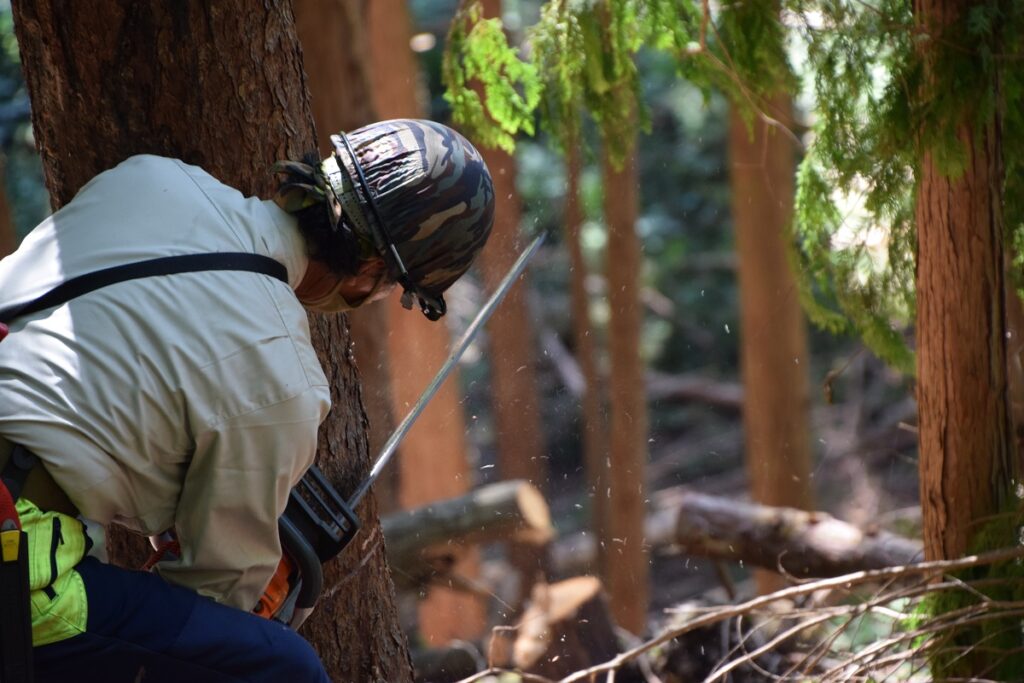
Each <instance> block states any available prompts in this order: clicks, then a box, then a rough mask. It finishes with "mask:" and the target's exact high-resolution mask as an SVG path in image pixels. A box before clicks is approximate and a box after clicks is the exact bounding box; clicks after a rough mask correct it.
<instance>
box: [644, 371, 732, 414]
mask: <svg viewBox="0 0 1024 683" xmlns="http://www.w3.org/2000/svg"><path fill="white" fill-rule="evenodd" d="M647 397H648V400H649V401H650V402H651V403H658V402H662V403H663V402H666V401H668V402H680V403H689V402H696V403H705V404H707V405H710V406H712V407H714V408H719V409H721V410H725V411H729V412H739V411H741V410H743V386H742V385H741V384H739V383H738V382H722V381H719V380H715V379H712V378H710V377H702V376H698V375H665V374H659V373H649V374H648V377H647Z"/></svg>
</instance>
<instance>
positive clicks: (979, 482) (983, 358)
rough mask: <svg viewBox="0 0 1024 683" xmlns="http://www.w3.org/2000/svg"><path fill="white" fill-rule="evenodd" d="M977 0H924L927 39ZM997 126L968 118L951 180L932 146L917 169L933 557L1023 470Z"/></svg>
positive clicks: (950, 546)
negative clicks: (958, 168) (1018, 454)
mask: <svg viewBox="0 0 1024 683" xmlns="http://www.w3.org/2000/svg"><path fill="white" fill-rule="evenodd" d="M972 5H973V3H971V2H968V1H967V0H955V1H948V0H916V1H915V3H914V12H915V14H916V17H917V22H918V24H919V25H920V26H921V28H922V29H923V31H922V35H931V36H933V37H934V36H938V35H940V34H941V32H942V31H943V30H944V28H945V27H947V26H949V25H951V24H953V23H955V22H962V21H965V19H964V17H965V16H966V13H967V11H968V10H969V8H970V7H971V6H972ZM936 42H937V41H936ZM934 44H935V42H933V43H932V45H934ZM925 45H927V43H925ZM923 49H925V50H928V49H931V48H929V47H924V48H923ZM946 49H948V48H946ZM925 63H926V74H928V75H929V77H931V78H935V77H936V76H935V75H934V74H931V73H930V71H931V67H932V63H931V61H930V60H929V59H928V58H927V53H926V60H925ZM999 128H1000V126H999V122H998V120H997V119H995V118H993V119H991V120H989V121H987V122H983V124H982V125H977V124H975V123H971V122H968V121H967V120H965V121H964V122H963V124H962V125H961V127H960V130H959V137H960V141H961V142H962V143H963V144H964V145H965V148H966V150H967V158H966V164H965V167H964V169H963V172H962V173H961V174H960V175H959V176H957V177H955V178H953V177H950V176H949V175H947V174H945V173H943V172H942V170H941V169H940V167H939V165H938V163H937V162H936V160H935V158H934V157H933V155H932V154H930V153H927V154H925V156H924V158H923V160H922V164H921V177H920V181H919V189H918V196H917V206H916V219H917V247H918V257H917V259H918V260H917V299H918V317H917V349H918V365H917V377H918V383H917V400H918V407H919V411H920V425H919V439H920V472H921V484H920V487H921V505H922V513H923V519H924V541H925V556H926V557H927V559H930V560H931V559H946V558H955V557H959V556H960V555H962V554H964V552H966V551H967V550H968V548H969V546H970V543H971V540H972V537H973V536H974V534H976V533H978V531H979V530H980V527H979V525H978V522H979V520H981V519H982V518H985V517H988V516H990V515H993V514H996V513H998V512H999V511H1000V509H1001V506H1002V505H1003V504H1004V503H1007V502H1009V496H1010V494H1011V492H1012V489H1011V487H1012V481H1013V478H1014V476H1015V472H1016V468H1015V463H1014V457H1013V453H1014V443H1013V436H1012V427H1011V421H1010V417H1009V411H1008V407H1007V382H1006V315H1005V310H1004V303H1003V296H1004V284H1003V240H1004V226H1003V216H1002V190H1001V187H1002V171H1003V169H1002V159H1001V150H1000V139H999V136H1000V131H999Z"/></svg>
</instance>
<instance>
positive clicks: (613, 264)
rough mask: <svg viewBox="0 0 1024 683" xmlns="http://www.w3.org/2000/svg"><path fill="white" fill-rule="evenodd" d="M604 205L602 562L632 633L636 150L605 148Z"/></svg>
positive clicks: (643, 585)
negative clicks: (618, 156) (606, 313)
mask: <svg viewBox="0 0 1024 683" xmlns="http://www.w3.org/2000/svg"><path fill="white" fill-rule="evenodd" d="M603 163H604V212H605V221H606V222H607V224H608V244H607V246H606V251H607V265H606V273H607V277H608V305H609V308H610V311H611V318H610V320H609V323H608V352H609V356H610V358H611V369H610V373H609V386H608V412H609V413H610V418H609V463H610V464H609V467H608V493H609V499H608V518H607V529H608V537H609V539H610V541H611V543H610V545H609V546H608V548H607V549H606V552H607V559H606V562H605V567H604V576H605V577H606V581H607V587H608V594H609V597H610V603H611V607H612V614H613V615H614V616H615V620H616V622H618V624H619V625H620V626H622V627H623V628H626V629H629V630H630V631H632V632H633V633H637V634H640V633H642V632H643V631H644V630H645V628H646V624H647V602H648V595H649V592H650V587H649V585H648V563H647V555H648V552H647V547H646V543H645V541H644V470H645V468H646V466H647V396H646V394H645V392H644V387H645V383H644V361H643V358H642V357H641V355H640V354H641V351H640V331H641V327H642V324H643V315H642V308H641V306H640V276H641V271H642V268H643V254H642V251H641V247H640V238H639V237H638V236H637V234H636V215H637V194H638V187H637V183H638V181H637V170H636V159H635V157H633V155H632V154H630V155H628V156H627V158H626V160H625V161H624V162H623V167H622V169H616V168H615V167H614V166H613V165H612V163H611V162H610V160H609V159H608V155H607V153H606V154H605V155H604V162H603Z"/></svg>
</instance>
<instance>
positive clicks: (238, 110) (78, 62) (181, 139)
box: [12, 0, 411, 683]
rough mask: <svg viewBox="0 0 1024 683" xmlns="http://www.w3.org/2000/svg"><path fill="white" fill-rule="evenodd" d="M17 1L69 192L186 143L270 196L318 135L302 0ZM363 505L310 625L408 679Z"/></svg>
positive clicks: (344, 442)
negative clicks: (295, 7) (136, 158)
mask: <svg viewBox="0 0 1024 683" xmlns="http://www.w3.org/2000/svg"><path fill="white" fill-rule="evenodd" d="M12 4H13V9H14V18H15V28H16V32H17V37H18V41H19V44H20V46H21V51H22V64H23V67H24V71H25V79H26V82H27V84H28V89H29V94H30V96H31V99H32V103H33V107H32V111H33V114H32V118H33V125H34V130H35V135H36V140H37V144H38V148H39V151H40V155H41V157H42V160H43V166H44V171H45V177H46V183H47V187H48V189H49V190H50V194H51V197H52V201H53V204H54V207H55V208H56V207H60V206H61V205H63V204H65V203H66V202H68V201H69V200H70V199H71V197H73V196H74V194H75V192H76V191H77V190H78V189H79V188H80V187H81V186H82V185H83V184H84V183H85V182H86V181H88V180H89V179H90V178H92V177H93V176H94V175H96V174H97V173H99V172H100V171H103V170H105V169H108V168H111V167H112V166H114V165H116V164H117V163H118V162H120V161H121V160H123V159H125V158H126V157H128V156H131V155H133V154H138V153H143V152H146V153H152V154H160V155H165V156H173V157H177V158H180V159H182V160H184V161H186V162H187V163H190V164H196V165H199V166H202V167H203V168H205V169H206V170H207V171H209V172H210V173H212V174H213V175H214V176H215V177H217V178H219V179H221V180H223V181H224V182H226V183H229V184H231V185H232V186H234V187H236V188H238V189H239V190H240V191H242V192H243V193H244V194H247V195H258V196H262V197H268V196H270V195H271V194H272V191H273V189H274V186H275V184H276V179H275V178H274V177H273V176H272V174H270V173H269V172H268V169H269V168H270V166H271V164H272V163H273V162H274V161H276V160H278V159H284V158H299V157H300V156H301V155H302V154H303V153H304V152H306V151H308V150H312V149H315V143H314V134H313V123H312V116H311V112H310V109H309V100H308V94H307V92H306V82H305V75H304V73H303V70H302V56H301V52H300V50H299V45H298V39H297V37H296V33H295V27H294V19H293V16H292V11H291V4H290V3H288V2H283V1H278V2H266V3H261V4H258V5H254V4H253V3H249V2H244V1H243V0H224V1H223V2H220V3H217V4H216V6H211V5H209V4H208V3H203V2H198V1H195V0H193V1H189V2H176V3H169V4H150V3H134V2H130V1H129V0H98V1H97V2H91V3H73V2H69V1H66V0H64V1H61V0H31V1H29V0H17V1H16V2H14V3H12ZM311 328H312V332H313V339H314V343H315V344H316V346H317V349H318V352H319V354H320V360H321V363H322V364H323V366H324V370H325V372H326V374H327V376H328V378H329V380H330V382H331V393H332V399H333V401H334V409H333V411H332V412H331V415H330V416H329V417H328V419H327V421H326V422H325V424H324V425H323V428H322V429H321V436H320V444H319V453H318V462H319V464H320V465H321V467H323V468H324V470H325V472H326V473H327V474H328V476H329V477H330V478H331V480H332V481H333V482H334V483H335V484H336V485H338V487H339V488H340V489H341V490H343V491H344V490H352V489H353V488H354V487H355V485H356V483H357V482H358V480H359V479H360V478H361V477H362V476H363V475H364V474H365V472H366V471H367V469H368V457H369V455H368V452H367V444H366V417H365V414H364V412H363V409H362V401H361V397H360V388H359V383H358V381H357V379H356V376H355V372H354V369H353V363H352V357H351V355H350V353H349V352H348V329H347V326H346V324H345V320H344V318H343V317H341V316H315V317H314V318H313V319H312V320H311ZM359 513H360V515H361V517H362V519H363V520H364V522H365V530H364V531H363V532H362V536H361V541H359V540H357V542H356V543H355V545H354V546H353V548H351V549H350V550H349V551H348V552H347V553H345V554H344V555H343V557H341V558H340V559H339V560H338V561H335V562H332V563H330V564H328V566H327V567H326V570H325V585H326V586H327V592H328V593H329V594H330V597H327V598H325V599H324V600H323V601H321V604H320V605H319V608H318V610H317V611H316V613H314V615H313V617H312V618H311V620H310V622H309V623H308V624H307V626H306V627H305V633H306V635H307V637H309V638H310V640H311V641H312V642H313V644H314V646H315V647H316V648H317V650H318V651H319V653H320V655H321V657H322V658H323V660H324V663H325V665H326V666H327V669H328V671H329V672H330V673H331V675H332V677H333V678H334V679H335V680H341V679H344V680H366V681H388V682H389V683H390V682H392V681H408V680H410V678H411V670H410V663H409V657H408V653H407V649H406V644H405V638H404V636H403V635H402V632H401V630H400V629H399V627H398V620H397V614H396V611H395V608H394V591H393V587H392V585H391V581H390V577H389V576H388V572H387V565H386V562H385V555H384V546H383V543H382V542H380V538H381V533H380V530H379V525H378V522H377V514H376V505H375V503H374V500H373V497H372V496H369V497H367V500H366V501H365V503H364V504H363V505H362V506H361V508H360V510H359ZM364 561H365V564H363V562H364Z"/></svg>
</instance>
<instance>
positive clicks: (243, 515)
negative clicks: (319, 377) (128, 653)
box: [158, 387, 329, 611]
mask: <svg viewBox="0 0 1024 683" xmlns="http://www.w3.org/2000/svg"><path fill="white" fill-rule="evenodd" d="M328 401H329V399H328V398H327V397H326V390H325V389H324V388H322V387H311V388H309V389H307V390H306V391H305V392H303V393H301V394H299V395H297V396H295V397H293V398H290V399H288V400H285V401H282V402H280V403H276V404H273V405H271V406H268V407H265V408H261V409H259V410H257V411H253V412H249V413H245V414H243V415H240V416H237V417H234V418H231V419H230V420H227V421H225V422H223V423H221V424H220V425H218V426H217V427H216V428H214V429H211V430H209V431H208V432H206V433H203V434H201V435H198V436H197V442H196V450H195V455H194V456H193V458H192V460H191V462H190V464H189V466H188V471H187V473H186V474H185V479H184V484H183V486H182V490H181V496H180V499H179V502H178V509H177V512H176V515H175V529H176V531H177V534H178V540H179V542H180V543H181V555H180V559H179V560H177V561H175V562H161V563H160V564H159V565H158V571H159V572H160V574H161V576H163V577H164V578H165V579H166V580H167V581H169V582H171V583H175V584H178V585H181V586H185V587H187V588H191V589H193V590H195V591H197V592H198V593H200V594H202V595H206V596H208V597H211V598H213V599H214V600H216V601H218V602H221V603H224V604H227V605H230V606H232V607H237V608H239V609H242V610H245V611H249V610H251V609H252V608H253V607H255V605H256V602H257V600H258V599H259V597H260V595H261V594H262V593H263V590H264V588H265V587H266V585H267V583H268V582H269V581H270V577H271V576H272V575H273V573H274V571H275V569H276V568H277V565H278V562H279V561H280V559H281V546H280V541H279V539H278V533H277V520H278V518H279V517H280V516H281V514H282V513H283V512H284V508H285V505H286V503H287V501H288V492H289V491H290V490H291V488H292V486H294V484H295V483H296V482H297V481H298V479H299V478H300V477H301V476H302V474H303V472H305V471H306V469H307V468H308V467H309V466H310V464H312V462H313V456H314V455H315V453H316V439H317V428H318V427H319V424H320V422H321V420H322V418H323V417H324V416H326V413H327V410H328V405H329V403H328Z"/></svg>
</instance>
